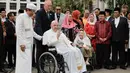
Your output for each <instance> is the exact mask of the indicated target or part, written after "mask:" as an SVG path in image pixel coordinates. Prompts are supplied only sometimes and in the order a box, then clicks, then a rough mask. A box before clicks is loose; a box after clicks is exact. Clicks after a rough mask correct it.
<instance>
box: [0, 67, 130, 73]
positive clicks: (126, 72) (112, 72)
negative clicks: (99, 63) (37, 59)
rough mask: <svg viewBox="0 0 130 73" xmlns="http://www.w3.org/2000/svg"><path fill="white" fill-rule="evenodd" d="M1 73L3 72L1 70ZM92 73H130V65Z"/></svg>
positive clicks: (35, 72) (33, 70)
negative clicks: (123, 68) (125, 68)
mask: <svg viewBox="0 0 130 73" xmlns="http://www.w3.org/2000/svg"><path fill="white" fill-rule="evenodd" d="M0 73H1V72H0ZM8 73H15V72H14V70H13V71H12V72H8ZM32 73H37V70H36V68H33V69H32ZM91 73H130V67H129V68H127V70H122V69H120V68H117V69H115V70H107V69H100V70H96V69H95V70H93V71H91Z"/></svg>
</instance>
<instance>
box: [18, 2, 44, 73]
mask: <svg viewBox="0 0 130 73" xmlns="http://www.w3.org/2000/svg"><path fill="white" fill-rule="evenodd" d="M35 10H36V6H35V5H34V4H32V3H29V4H27V6H26V12H25V13H23V14H20V15H19V16H18V17H17V18H16V35H17V51H16V70H15V73H32V48H33V37H34V38H36V39H38V40H41V39H42V37H41V36H39V35H37V34H36V33H35V32H34V31H33V26H32V22H33V21H32V18H31V17H32V16H33V14H34V12H35Z"/></svg>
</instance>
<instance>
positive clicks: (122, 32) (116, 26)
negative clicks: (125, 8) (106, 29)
mask: <svg viewBox="0 0 130 73" xmlns="http://www.w3.org/2000/svg"><path fill="white" fill-rule="evenodd" d="M120 12H121V11H120V8H115V9H114V20H113V21H112V24H111V25H112V63H113V64H112V65H113V67H112V68H113V69H116V68H117V65H118V64H117V62H118V53H119V66H120V68H121V69H126V67H125V44H126V43H128V39H129V28H128V22H127V19H126V18H124V17H121V16H120Z"/></svg>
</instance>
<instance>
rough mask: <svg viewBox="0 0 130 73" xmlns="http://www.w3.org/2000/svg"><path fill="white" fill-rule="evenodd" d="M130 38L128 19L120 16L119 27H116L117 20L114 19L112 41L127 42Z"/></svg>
mask: <svg viewBox="0 0 130 73" xmlns="http://www.w3.org/2000/svg"><path fill="white" fill-rule="evenodd" d="M128 39H129V28H128V22H127V19H126V18H124V17H120V20H119V24H118V26H117V28H116V27H115V20H114V19H113V21H112V41H120V42H125V40H128Z"/></svg>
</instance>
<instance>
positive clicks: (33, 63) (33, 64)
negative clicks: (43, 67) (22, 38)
mask: <svg viewBox="0 0 130 73" xmlns="http://www.w3.org/2000/svg"><path fill="white" fill-rule="evenodd" d="M35 60H36V59H35V44H33V52H32V66H33V67H35V64H36V62H35Z"/></svg>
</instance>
